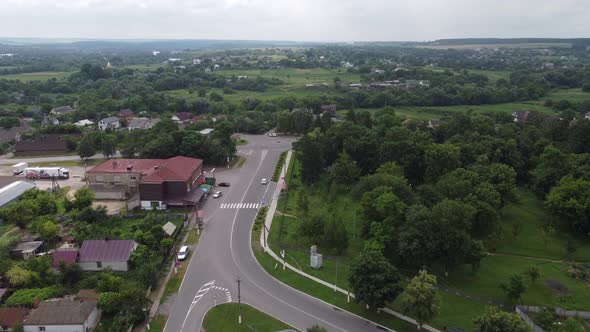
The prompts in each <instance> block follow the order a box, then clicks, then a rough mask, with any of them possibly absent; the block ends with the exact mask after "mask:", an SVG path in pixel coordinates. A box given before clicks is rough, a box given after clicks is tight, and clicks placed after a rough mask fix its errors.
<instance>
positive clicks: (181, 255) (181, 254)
mask: <svg viewBox="0 0 590 332" xmlns="http://www.w3.org/2000/svg"><path fill="white" fill-rule="evenodd" d="M188 251H189V250H188V246H182V247H180V250H178V255H177V256H176V257H177V258H178V260H179V261H183V260H185V259H186V258H187V257H188Z"/></svg>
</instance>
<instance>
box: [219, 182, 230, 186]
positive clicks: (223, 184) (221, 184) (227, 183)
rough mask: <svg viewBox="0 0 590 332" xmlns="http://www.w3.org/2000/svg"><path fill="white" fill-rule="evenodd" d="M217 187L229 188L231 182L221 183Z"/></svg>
mask: <svg viewBox="0 0 590 332" xmlns="http://www.w3.org/2000/svg"><path fill="white" fill-rule="evenodd" d="M217 185H218V186H220V187H229V182H219V183H218V184H217Z"/></svg>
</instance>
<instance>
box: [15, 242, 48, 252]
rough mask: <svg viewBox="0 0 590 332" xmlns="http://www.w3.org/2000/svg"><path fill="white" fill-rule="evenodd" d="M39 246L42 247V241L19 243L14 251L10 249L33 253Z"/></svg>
mask: <svg viewBox="0 0 590 332" xmlns="http://www.w3.org/2000/svg"><path fill="white" fill-rule="evenodd" d="M41 245H43V241H29V242H21V243H19V244H17V245H16V247H14V249H12V251H15V252H32V251H35V250H36V249H37V248H39V247H40V246H41Z"/></svg>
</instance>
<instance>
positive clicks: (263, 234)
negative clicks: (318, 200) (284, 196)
mask: <svg viewBox="0 0 590 332" xmlns="http://www.w3.org/2000/svg"><path fill="white" fill-rule="evenodd" d="M291 156H292V151H291V150H289V152H287V157H286V158H285V165H287V167H284V168H283V169H282V170H281V175H280V176H279V179H280V180H279V183H278V184H277V187H276V188H275V192H274V193H273V195H272V202H271V203H270V205H269V208H268V212H267V214H266V218H265V220H264V226H265V227H266V229H268V230H270V226H271V225H272V220H273V218H274V214H275V211H276V209H277V204H278V198H279V195H280V194H281V191H282V189H283V185H284V184H285V179H284V177H285V173H286V172H287V170H288V169H289V163H290V161H291ZM268 233H269V232H260V246H261V247H262V248H263V249H264V252H266V253H267V254H269V255H270V256H271V257H272V258H274V259H275V260H276V261H277V262H278V263H280V264H284V267H285V268H288V269H289V270H291V271H293V272H295V273H297V274H299V275H301V276H303V277H306V278H308V279H311V280H313V281H315V282H317V283H319V284H322V285H324V286H326V287H329V288H332V289H333V290H334V291H338V292H340V293H342V294H344V295H346V296H350V297H351V298H354V294H352V293H350V292H349V291H348V290H345V289H342V288H340V287H338V286H337V285H335V284H331V283H329V282H326V281H325V280H322V279H320V278H317V277H314V276H312V275H310V274H307V273H305V272H303V271H301V270H299V269H298V268H296V267H294V266H292V265H291V264H289V263H287V262H284V261H283V259H282V258H280V257H279V255H277V254H276V253H275V252H274V251H273V250H272V249H271V248H270V246H269V245H268ZM264 243H266V246H265V245H264ZM380 310H381V311H383V312H385V313H388V314H390V315H392V316H395V317H397V318H399V319H401V320H404V321H406V322H408V323H411V324H414V325H416V326H417V325H418V324H417V323H416V320H414V319H413V318H410V317H408V316H405V315H403V314H401V313H399V312H397V311H394V310H391V309H389V308H381V309H380ZM377 325H379V324H377ZM422 328H423V329H424V330H426V331H430V332H441V331H440V330H438V329H435V328H434V327H431V326H428V325H423V326H422Z"/></svg>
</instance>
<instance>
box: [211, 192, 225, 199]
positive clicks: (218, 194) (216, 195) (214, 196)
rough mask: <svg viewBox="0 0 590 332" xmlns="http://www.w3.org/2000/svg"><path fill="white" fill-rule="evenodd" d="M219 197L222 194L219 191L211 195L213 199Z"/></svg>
mask: <svg viewBox="0 0 590 332" xmlns="http://www.w3.org/2000/svg"><path fill="white" fill-rule="evenodd" d="M221 195H223V193H222V192H221V191H216V192H214V193H213V198H219V197H221Z"/></svg>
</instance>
